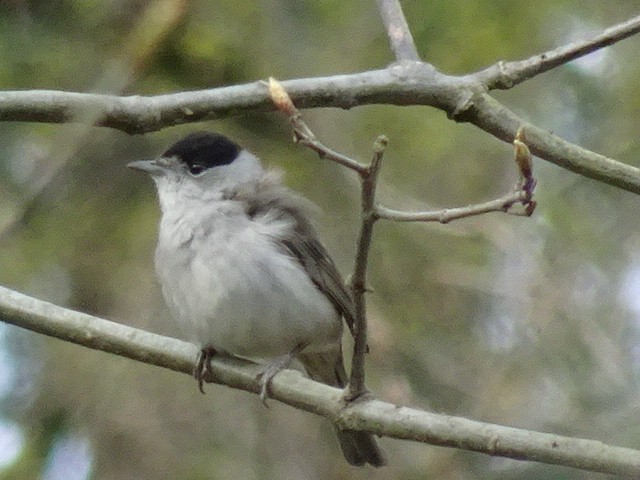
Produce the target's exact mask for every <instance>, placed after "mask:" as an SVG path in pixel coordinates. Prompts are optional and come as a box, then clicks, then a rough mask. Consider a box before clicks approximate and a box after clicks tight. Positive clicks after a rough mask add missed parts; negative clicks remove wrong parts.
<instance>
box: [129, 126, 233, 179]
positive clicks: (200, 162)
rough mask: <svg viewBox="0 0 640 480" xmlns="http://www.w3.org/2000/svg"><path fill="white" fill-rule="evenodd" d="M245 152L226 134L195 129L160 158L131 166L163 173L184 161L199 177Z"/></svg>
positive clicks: (192, 172) (231, 161)
mask: <svg viewBox="0 0 640 480" xmlns="http://www.w3.org/2000/svg"><path fill="white" fill-rule="evenodd" d="M241 152H242V147H240V145H238V144H237V143H235V142H233V141H231V140H229V139H228V138H227V137H225V136H224V135H221V134H219V133H211V132H194V133H191V134H189V135H187V136H186V137H184V138H183V139H181V140H178V141H177V142H176V143H174V144H173V145H171V146H170V147H169V148H168V149H167V150H166V151H165V152H164V153H163V154H162V155H160V157H159V158H158V159H156V160H151V161H137V162H132V163H130V164H129V165H128V166H129V167H130V168H133V169H136V170H142V171H146V172H147V173H151V174H161V172H162V171H163V170H164V168H166V167H169V165H174V166H177V165H180V164H182V165H183V166H184V167H186V170H187V171H189V173H191V174H192V175H194V176H198V175H200V174H201V173H203V172H205V171H207V170H209V169H211V168H213V167H220V166H224V165H229V164H231V163H233V161H234V160H235V159H236V158H237V157H238V155H240V153H241Z"/></svg>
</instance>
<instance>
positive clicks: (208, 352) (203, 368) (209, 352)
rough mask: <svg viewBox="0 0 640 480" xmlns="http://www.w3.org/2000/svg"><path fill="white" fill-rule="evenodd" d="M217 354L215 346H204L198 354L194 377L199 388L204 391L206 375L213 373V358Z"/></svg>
mask: <svg viewBox="0 0 640 480" xmlns="http://www.w3.org/2000/svg"><path fill="white" fill-rule="evenodd" d="M215 354H216V351H215V349H214V348H213V347H204V348H203V349H202V350H200V353H199V354H198V360H196V364H195V365H194V367H193V378H195V379H196V380H197V382H198V390H200V391H201V392H202V393H204V388H203V383H204V379H205V377H207V376H209V374H210V373H211V359H212V358H213V356H214V355H215Z"/></svg>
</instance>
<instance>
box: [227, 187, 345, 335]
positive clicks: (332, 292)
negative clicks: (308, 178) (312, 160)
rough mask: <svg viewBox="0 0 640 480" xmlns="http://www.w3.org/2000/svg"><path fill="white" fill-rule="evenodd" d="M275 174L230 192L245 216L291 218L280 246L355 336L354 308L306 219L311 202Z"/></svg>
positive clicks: (329, 258)
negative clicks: (246, 188)
mask: <svg viewBox="0 0 640 480" xmlns="http://www.w3.org/2000/svg"><path fill="white" fill-rule="evenodd" d="M278 180H279V179H278V178H277V177H265V179H263V183H259V184H258V185H256V186H253V188H252V190H253V191H251V192H248V191H246V192H245V191H243V190H238V191H236V192H234V193H233V195H231V197H232V198H234V199H235V200H239V201H242V202H243V204H244V207H245V211H246V212H247V215H249V216H250V217H254V216H256V215H264V214H267V213H268V214H269V215H272V216H274V217H276V218H286V219H287V220H289V219H291V221H292V222H293V232H292V235H291V236H290V237H289V238H286V239H284V240H282V241H281V243H282V246H283V248H285V249H286V250H287V252H288V253H290V254H291V255H293V256H294V257H295V258H297V259H298V261H299V262H300V264H301V265H302V266H303V268H304V269H305V271H306V272H307V274H308V275H309V278H311V280H312V281H313V283H314V284H315V285H316V286H317V287H318V289H319V290H320V291H321V292H322V293H324V294H325V295H326V296H327V298H329V300H331V302H332V303H333V305H334V306H335V308H336V310H337V311H338V312H339V313H340V314H341V315H342V316H343V318H344V320H345V322H346V323H347V326H348V327H349V330H350V332H351V334H352V335H354V336H355V330H354V327H355V307H354V304H353V300H352V298H351V294H350V293H349V291H348V290H347V287H346V286H345V284H344V281H343V279H342V276H341V275H340V272H339V271H338V268H337V267H336V265H335V263H333V260H332V259H331V257H330V256H329V254H328V253H327V251H326V249H325V248H324V246H323V245H322V244H321V243H320V241H319V239H318V237H317V235H316V232H315V229H314V228H313V226H312V225H311V222H310V221H309V220H308V219H307V217H308V216H309V213H310V212H307V211H306V210H309V211H311V210H312V204H311V203H310V202H309V201H308V200H306V199H305V198H302V197H300V196H298V195H296V194H295V193H293V192H291V191H290V190H288V189H287V188H285V187H284V186H282V185H280V184H279V181H278Z"/></svg>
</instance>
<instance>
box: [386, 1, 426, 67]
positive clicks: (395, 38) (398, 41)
mask: <svg viewBox="0 0 640 480" xmlns="http://www.w3.org/2000/svg"><path fill="white" fill-rule="evenodd" d="M377 2H378V10H379V11H380V15H381V16H382V23H384V27H385V29H386V30H387V37H388V39H389V45H390V46H391V50H393V54H394V55H395V57H396V60H397V61H399V62H401V61H412V62H419V61H420V55H419V54H418V49H417V48H416V44H415V42H414V41H413V36H412V35H411V30H409V25H407V19H406V18H405V16H404V13H403V12H402V7H401V6H400V2H399V0H377Z"/></svg>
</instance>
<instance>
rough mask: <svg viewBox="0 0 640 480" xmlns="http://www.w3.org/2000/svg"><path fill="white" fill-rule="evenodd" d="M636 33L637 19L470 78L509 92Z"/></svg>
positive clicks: (492, 87) (501, 64)
mask: <svg viewBox="0 0 640 480" xmlns="http://www.w3.org/2000/svg"><path fill="white" fill-rule="evenodd" d="M638 32H640V16H637V17H634V18H632V19H630V20H627V21H625V22H622V23H619V24H617V25H614V26H613V27H610V28H607V29H605V30H603V31H602V32H601V33H599V34H598V35H595V36H593V37H591V38H590V39H587V40H583V41H580V42H575V43H571V44H569V45H564V46H562V47H559V48H556V49H554V50H549V51H548V52H544V53H540V54H538V55H534V56H533V57H530V58H527V59H526V60H518V61H514V62H499V63H497V64H496V65H492V66H491V67H489V68H487V69H485V70H482V71H480V72H478V73H476V74H474V75H472V76H474V77H476V78H477V79H479V80H480V81H482V82H483V83H484V84H485V85H486V86H487V88H488V89H489V90H492V89H509V88H511V87H513V86H515V85H517V84H519V83H521V82H524V81H525V80H528V79H530V78H532V77H534V76H536V75H539V74H541V73H544V72H547V71H549V70H551V69H553V68H556V67H558V66H560V65H563V64H565V63H567V62H570V61H572V60H575V59H576V58H579V57H583V56H585V55H587V54H589V53H591V52H594V51H596V50H599V49H601V48H604V47H607V46H609V45H612V44H614V43H616V42H619V41H620V40H624V39H625V38H628V37H630V36H632V35H635V34H636V33H638Z"/></svg>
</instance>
